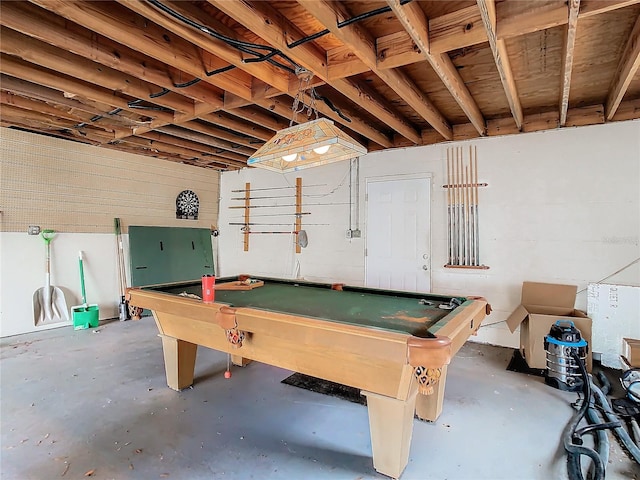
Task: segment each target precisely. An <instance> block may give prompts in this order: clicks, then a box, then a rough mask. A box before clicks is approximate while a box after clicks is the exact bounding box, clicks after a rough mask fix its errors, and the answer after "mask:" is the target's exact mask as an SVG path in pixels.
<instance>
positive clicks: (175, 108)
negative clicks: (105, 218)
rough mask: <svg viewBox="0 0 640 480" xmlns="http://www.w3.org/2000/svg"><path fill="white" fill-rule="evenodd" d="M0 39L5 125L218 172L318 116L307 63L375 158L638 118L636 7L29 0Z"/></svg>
mask: <svg viewBox="0 0 640 480" xmlns="http://www.w3.org/2000/svg"><path fill="white" fill-rule="evenodd" d="M381 7H383V8H381ZM0 35H1V37H2V39H1V41H0V108H1V117H0V126H5V127H6V126H8V127H14V128H19V129H22V130H25V131H31V132H37V133H42V134H45V135H50V136H55V137H58V138H65V139H68V140H73V141H78V142H83V143H88V144H92V145H98V146H101V145H102V146H104V147H105V148H110V149H116V150H119V151H123V152H128V153H136V154H142V155H147V156H152V157H155V158H161V159H166V160H169V161H174V162H181V163H184V164H189V165H194V166H198V167H203V168H215V169H218V170H224V171H226V170H230V169H237V168H242V167H244V166H246V158H247V157H248V156H250V155H252V154H253V153H254V152H255V151H256V150H257V149H258V148H260V147H261V146H262V145H263V143H264V142H265V141H268V140H269V139H270V138H272V137H273V135H274V132H276V131H279V130H281V129H283V128H286V127H288V126H289V125H291V123H292V122H303V121H306V120H307V116H306V115H304V114H294V112H293V110H292V107H293V103H294V98H295V97H296V95H297V94H298V93H299V88H300V81H299V79H298V77H297V76H296V75H295V71H296V69H297V68H298V67H302V68H305V69H307V70H310V71H311V72H312V73H313V77H312V79H311V83H310V84H309V85H308V86H307V87H306V88H307V90H305V99H304V100H305V102H306V103H307V104H308V103H309V100H310V98H311V97H310V94H311V92H313V93H315V94H317V95H319V97H318V98H317V99H316V102H315V106H316V108H317V112H318V113H319V114H320V115H321V116H324V117H326V118H329V119H331V120H333V121H334V122H335V123H336V124H339V126H340V128H341V129H342V130H343V131H344V132H345V133H346V134H348V135H350V136H352V137H353V138H354V139H356V140H357V141H358V142H360V143H362V144H363V145H366V146H367V148H368V149H369V151H377V150H381V149H386V148H394V147H405V146H413V145H416V144H420V145H426V144H432V143H438V142H443V141H448V140H456V141H457V140H468V139H473V138H477V137H479V136H482V135H489V136H491V135H504V134H514V133H518V132H531V131H539V130H544V129H552V128H558V127H562V126H566V127H571V126H581V125H593V124H599V123H605V122H610V121H611V122H613V121H621V120H629V119H634V118H640V80H639V78H640V77H639V76H638V75H639V73H638V71H639V69H640V0H536V1H535V2H526V1H520V0H476V1H475V2H473V1H470V2H467V1H460V2H436V1H433V2H432V1H419V0H414V1H412V2H404V1H401V0H384V1H383V0H340V1H336V0H296V1H291V0H270V1H269V2H264V1H261V0H241V1H240V0H238V1H231V0H202V1H189V2H186V1H181V0H145V1H133V0H103V1H99V2H98V1H82V2H80V1H77V0H29V1H21V2H5V4H3V5H2V13H1V15H0ZM563 35H564V39H563ZM238 42H240V43H238ZM507 48H508V49H509V52H507ZM508 54H509V55H510V56H509V55H508ZM311 88H313V89H314V90H311ZM323 99H326V101H324V100H323ZM572 107H573V108H572ZM509 114H510V115H509ZM298 117H300V118H298ZM427 124H429V125H430V126H427ZM431 126H433V128H432V127H431Z"/></svg>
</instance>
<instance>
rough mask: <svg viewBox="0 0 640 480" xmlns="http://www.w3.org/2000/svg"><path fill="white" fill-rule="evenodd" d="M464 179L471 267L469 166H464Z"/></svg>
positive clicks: (468, 263) (468, 257) (468, 261)
mask: <svg viewBox="0 0 640 480" xmlns="http://www.w3.org/2000/svg"><path fill="white" fill-rule="evenodd" d="M465 178H466V179H467V181H466V182H465V188H464V191H465V197H466V202H465V206H464V208H465V210H466V211H467V265H472V263H471V245H472V243H471V208H470V203H471V192H470V190H471V180H470V178H471V176H470V175H469V165H465Z"/></svg>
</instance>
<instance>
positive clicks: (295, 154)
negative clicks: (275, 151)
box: [282, 153, 298, 162]
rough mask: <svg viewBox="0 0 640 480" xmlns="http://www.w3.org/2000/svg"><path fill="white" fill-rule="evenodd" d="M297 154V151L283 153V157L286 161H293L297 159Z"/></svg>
mask: <svg viewBox="0 0 640 480" xmlns="http://www.w3.org/2000/svg"><path fill="white" fill-rule="evenodd" d="M297 156H298V154H297V153H290V154H289V155H283V156H282V159H283V160H284V161H285V162H293V161H294V160H295V159H296V157H297Z"/></svg>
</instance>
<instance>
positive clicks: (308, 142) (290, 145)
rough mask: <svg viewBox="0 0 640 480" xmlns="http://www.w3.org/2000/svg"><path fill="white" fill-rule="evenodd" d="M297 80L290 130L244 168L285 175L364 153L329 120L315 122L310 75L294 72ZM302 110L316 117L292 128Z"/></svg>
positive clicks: (307, 72) (359, 146) (282, 131)
mask: <svg viewBox="0 0 640 480" xmlns="http://www.w3.org/2000/svg"><path fill="white" fill-rule="evenodd" d="M296 76H297V77H298V80H299V86H298V93H297V94H296V96H295V98H294V100H293V106H292V110H293V115H292V117H291V123H290V124H289V128H285V129H283V130H280V131H279V132H277V133H276V134H275V135H274V136H273V138H271V140H269V141H268V142H267V143H265V144H264V145H263V146H262V147H260V148H259V149H258V150H257V151H256V153H254V154H253V155H252V156H251V157H249V159H248V160H247V165H249V166H253V167H259V168H265V169H267V170H272V171H275V172H280V173H286V172H293V171H297V170H302V169H304V168H309V167H317V166H320V165H326V164H327V163H333V162H337V161H340V160H348V159H350V158H354V157H359V156H360V155H364V154H365V153H367V149H366V148H365V147H363V146H362V145H360V144H359V143H358V142H357V141H355V140H354V139H353V138H351V137H350V136H349V135H347V134H346V133H344V132H343V131H341V130H340V129H339V128H338V127H336V126H335V125H334V123H333V122H332V121H331V120H328V119H326V118H318V111H317V109H316V95H315V92H314V91H313V89H312V88H311V89H309V82H310V81H311V78H312V77H313V73H311V72H310V71H309V70H306V69H304V68H296ZM307 90H310V91H309V93H308V94H307V95H308V97H309V103H307V100H306V96H305V92H306V91H307ZM304 110H306V111H307V118H311V116H312V115H315V120H311V121H308V122H305V123H301V124H298V125H293V124H294V122H295V119H296V117H297V114H298V113H300V112H303V111H304Z"/></svg>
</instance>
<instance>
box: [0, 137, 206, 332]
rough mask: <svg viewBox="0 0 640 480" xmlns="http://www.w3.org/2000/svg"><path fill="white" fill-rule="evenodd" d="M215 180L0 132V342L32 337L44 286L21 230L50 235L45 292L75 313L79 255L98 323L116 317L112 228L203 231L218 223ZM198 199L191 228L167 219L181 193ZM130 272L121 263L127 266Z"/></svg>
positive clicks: (169, 165)
mask: <svg viewBox="0 0 640 480" xmlns="http://www.w3.org/2000/svg"><path fill="white" fill-rule="evenodd" d="M218 184H219V174H218V172H217V171H214V170H209V169H208V170H204V169H202V168H197V167H194V166H191V165H182V164H179V163H176V162H170V161H166V160H160V159H154V158H150V157H146V156H140V155H133V154H129V153H123V152H118V151H115V150H108V149H104V148H100V147H96V146H92V145H83V144H79V143H74V142H69V141H66V140H62V139H58V138H53V137H48V136H43V135H35V134H32V133H28V132H22V131H19V130H13V129H8V128H0V336H2V337H4V336H9V335H16V334H19V333H26V332H30V331H34V330H40V329H45V328H52V327H58V326H64V325H65V324H61V323H57V324H51V325H46V324H45V325H43V326H38V327H35V325H34V319H33V293H34V292H35V291H36V290H37V289H38V288H40V287H42V286H43V285H44V268H45V266H44V265H45V249H44V241H43V240H42V238H40V237H39V236H29V235H27V229H28V226H29V225H39V226H41V227H42V228H47V229H54V230H56V232H58V233H57V234H56V236H55V238H54V239H53V241H52V242H51V253H52V258H53V260H52V265H51V284H52V285H54V286H57V287H60V288H61V289H62V290H63V292H64V293H65V297H66V300H67V304H68V306H69V307H72V306H74V305H79V304H80V303H81V302H80V298H81V294H80V280H79V273H78V251H79V250H83V251H84V253H85V262H84V264H85V277H86V287H87V288H86V289H87V301H88V302H89V303H97V304H98V305H99V307H100V319H101V320H103V319H109V318H117V317H118V310H117V308H118V303H119V299H120V296H119V291H118V277H117V273H116V269H117V261H116V258H117V257H116V240H115V233H114V223H113V221H114V220H113V219H114V218H115V217H117V218H120V219H121V225H122V232H123V241H124V242H125V256H127V255H128V248H127V244H126V242H127V240H128V235H127V231H128V230H127V229H128V227H129V225H155V226H174V227H199V228H209V227H210V226H211V225H212V224H216V223H217V215H218V195H219V193H218ZM187 188H188V189H191V190H193V191H195V192H196V193H197V194H198V196H199V199H200V212H199V213H200V214H199V218H198V220H185V219H176V218H175V199H176V196H177V195H178V193H179V192H181V191H182V190H184V189H187ZM126 264H127V265H128V259H127V260H126Z"/></svg>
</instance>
